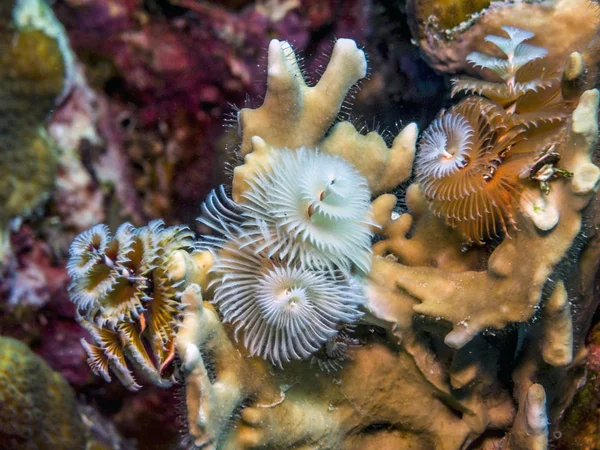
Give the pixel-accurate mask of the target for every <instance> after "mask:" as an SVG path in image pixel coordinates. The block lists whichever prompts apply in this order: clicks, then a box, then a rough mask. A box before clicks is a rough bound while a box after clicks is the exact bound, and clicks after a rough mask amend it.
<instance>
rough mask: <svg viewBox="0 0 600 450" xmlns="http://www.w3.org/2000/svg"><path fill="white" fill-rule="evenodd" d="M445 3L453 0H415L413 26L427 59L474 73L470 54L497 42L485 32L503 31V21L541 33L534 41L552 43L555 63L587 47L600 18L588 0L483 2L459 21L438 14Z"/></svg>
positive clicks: (549, 45)
mask: <svg viewBox="0 0 600 450" xmlns="http://www.w3.org/2000/svg"><path fill="white" fill-rule="evenodd" d="M445 3H448V2H447V1H446V0H435V1H433V2H432V1H428V0H410V1H409V2H408V10H409V23H410V25H411V32H412V34H413V37H414V38H415V40H416V41H417V44H418V45H419V47H420V48H421V50H422V51H423V53H424V54H425V56H426V58H427V60H428V62H429V63H430V64H431V65H432V67H434V68H435V69H436V70H439V71H441V72H447V73H461V72H469V73H473V71H472V69H471V68H470V67H469V65H468V63H467V59H466V57H467V55H468V54H469V53H471V52H473V51H477V50H478V51H484V50H486V49H488V50H489V49H491V48H492V47H493V46H492V45H491V44H489V43H487V42H485V41H484V38H485V37H486V36H488V35H499V34H500V33H501V31H500V28H501V27H502V26H513V27H517V28H521V29H525V30H530V31H533V32H534V33H535V34H536V36H538V39H537V40H536V41H535V42H534V43H535V45H541V46H542V47H545V48H547V49H549V51H550V54H549V61H550V62H551V65H553V66H555V65H556V64H557V63H558V64H562V63H563V61H564V60H565V59H566V57H567V55H569V54H570V53H571V52H573V51H576V50H583V49H584V48H585V47H586V46H587V45H588V43H589V42H590V41H591V40H592V38H593V37H594V34H595V33H596V29H597V27H598V24H599V23H600V15H599V14H598V10H597V5H595V3H594V2H592V1H588V0H542V1H535V2H530V1H509V0H506V1H494V2H489V3H490V5H489V6H486V5H485V4H484V3H485V2H478V3H480V4H481V8H480V9H479V10H478V11H474V12H473V11H468V12H467V11H466V14H464V16H463V17H462V20H461V21H460V23H459V24H458V25H456V24H455V23H448V24H445V23H444V21H443V20H439V19H438V18H437V17H436V16H437V15H440V16H443V15H444V12H442V11H443V9H444V7H445V5H444V4H445ZM450 3H452V2H450ZM436 8H437V9H438V10H437V11H436ZM431 10H433V12H431ZM450 14H452V11H451V12H450ZM582 17H585V20H582ZM446 26H447V27H446ZM475 73H477V72H475ZM477 74H478V75H481V73H477Z"/></svg>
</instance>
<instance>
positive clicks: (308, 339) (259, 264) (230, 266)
mask: <svg viewBox="0 0 600 450" xmlns="http://www.w3.org/2000/svg"><path fill="white" fill-rule="evenodd" d="M253 247H254V246H253V245H252V244H248V243H247V242H244V240H243V239H238V240H237V241H235V242H231V243H226V244H224V246H223V248H222V249H220V251H219V253H218V255H217V257H216V260H215V263H214V265H213V267H212V269H211V271H212V272H213V273H214V274H215V279H214V281H213V282H212V283H213V285H214V286H215V288H214V289H215V293H214V297H213V300H212V301H213V302H214V303H215V305H216V306H217V308H218V310H219V312H220V313H221V314H222V315H223V318H224V321H225V322H232V323H233V325H234V328H235V333H236V336H237V334H238V333H240V332H241V333H242V334H243V342H244V346H245V347H246V348H247V349H248V351H249V352H250V355H251V356H254V355H259V356H261V357H262V358H264V359H268V360H269V361H271V362H272V363H273V364H275V365H278V366H282V363H284V362H289V361H291V360H293V359H306V358H308V357H309V356H310V355H311V354H313V353H315V352H316V351H317V350H319V348H320V347H321V346H322V345H323V344H324V343H325V342H326V341H327V340H328V339H330V338H331V337H332V336H334V335H335V334H337V332H338V327H339V326H340V325H341V324H344V323H353V322H355V321H356V320H357V319H358V318H359V317H360V316H361V315H362V313H361V312H360V310H359V307H360V306H361V305H362V303H363V302H364V297H363V295H362V290H361V288H360V286H358V285H357V284H355V283H354V284H353V282H352V281H351V280H349V279H348V278H346V277H345V276H344V275H343V274H342V273H341V272H339V271H330V270H327V269H325V270H323V269H312V268H310V267H307V266H305V265H303V264H302V263H299V262H296V261H294V260H291V261H290V260H286V259H283V260H282V259H279V258H271V257H269V256H267V255H266V254H265V253H264V252H261V251H257V250H256V249H255V248H253Z"/></svg>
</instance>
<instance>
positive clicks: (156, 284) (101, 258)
mask: <svg viewBox="0 0 600 450" xmlns="http://www.w3.org/2000/svg"><path fill="white" fill-rule="evenodd" d="M192 236H193V235H192V233H191V232H190V231H189V230H188V229H187V228H185V227H170V228H165V227H164V225H163V223H162V222H161V221H154V222H152V223H150V224H149V225H148V226H147V227H142V228H140V229H136V228H134V227H133V226H132V225H131V224H128V223H126V224H123V225H121V226H120V227H119V229H118V230H117V232H116V233H115V236H114V237H111V236H110V234H109V230H108V228H107V227H106V226H105V225H97V226H95V227H93V228H91V229H90V230H88V231H86V232H84V233H82V234H80V235H79V236H78V237H77V238H76V239H75V240H74V241H73V244H72V245H71V251H70V254H71V256H70V260H69V263H68V265H67V270H68V272H69V275H70V276H71V278H72V284H71V300H72V301H73V303H75V305H76V306H77V308H78V310H79V315H78V321H79V322H80V323H81V325H82V326H84V327H85V328H86V329H87V330H88V331H89V332H90V333H91V334H92V336H93V337H94V339H95V340H96V341H97V343H98V345H91V344H89V343H87V342H85V340H82V345H83V347H84V349H85V351H86V352H87V354H88V357H89V358H88V362H89V364H90V367H91V368H92V370H93V371H94V372H95V373H97V374H99V375H102V376H103V377H104V378H105V379H106V380H107V381H109V380H110V373H109V368H110V369H111V370H112V371H113V372H114V373H115V374H116V375H117V377H118V378H119V379H120V380H121V381H122V382H123V383H124V384H125V385H126V386H127V387H128V388H130V389H137V388H138V387H139V386H138V384H137V383H136V381H135V379H134V378H133V375H132V374H131V371H130V370H129V368H128V366H127V360H129V361H131V362H133V363H134V364H136V365H137V366H139V367H140V368H141V369H142V371H143V372H144V373H145V374H146V376H148V377H149V378H150V379H152V380H153V381H154V382H156V383H158V384H161V385H168V384H169V383H170V380H169V377H168V375H165V373H164V371H165V368H166V367H167V366H168V365H169V363H170V362H171V361H172V359H173V357H174V348H173V346H174V337H175V331H176V325H177V321H176V318H177V316H178V315H179V311H180V308H179V299H178V289H177V282H176V281H175V280H173V278H172V277H171V276H170V274H169V272H168V268H169V261H170V258H171V257H172V255H173V254H174V253H175V252H177V251H179V250H185V249H191V247H192V242H191V238H192ZM146 345H148V346H149V348H150V349H151V352H150V353H149V352H148V351H147V349H146Z"/></svg>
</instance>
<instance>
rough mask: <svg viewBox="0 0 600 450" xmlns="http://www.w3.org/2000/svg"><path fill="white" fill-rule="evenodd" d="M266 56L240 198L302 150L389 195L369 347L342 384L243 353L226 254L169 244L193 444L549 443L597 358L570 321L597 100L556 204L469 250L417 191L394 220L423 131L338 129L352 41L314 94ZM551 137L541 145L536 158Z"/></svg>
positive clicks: (236, 187) (531, 193)
mask: <svg viewBox="0 0 600 450" xmlns="http://www.w3.org/2000/svg"><path fill="white" fill-rule="evenodd" d="M338 46H339V47H338ZM269 58H270V61H269V68H270V69H269V85H268V93H267V96H266V98H265V104H264V105H263V106H262V107H261V108H259V109H258V110H243V112H242V113H241V115H240V119H241V131H242V133H243V139H242V141H243V143H242V149H241V152H242V154H243V155H244V157H245V161H244V164H242V165H240V166H238V167H237V168H236V169H235V172H234V180H233V186H232V187H233V189H232V191H233V199H234V200H235V201H236V202H237V201H243V199H244V193H245V192H248V190H249V189H253V186H252V183H248V181H249V180H251V179H253V177H254V176H255V174H256V173H258V172H260V171H262V170H269V167H270V165H271V164H274V161H275V159H274V158H273V155H274V154H275V152H278V151H279V150H277V149H285V148H287V149H288V150H287V151H294V150H295V149H297V148H298V147H302V146H304V147H305V148H308V149H311V151H315V149H316V148H319V149H321V151H325V152H328V153H335V154H340V155H341V156H342V157H343V158H345V159H346V160H347V161H349V162H350V163H352V164H353V165H354V166H355V167H356V168H357V169H358V170H359V171H361V172H362V174H363V175H364V176H365V178H366V179H367V180H368V182H369V187H370V188H371V189H372V191H373V192H374V193H377V194H380V193H382V194H381V195H379V197H377V198H376V199H374V200H373V201H372V218H373V222H374V223H373V224H371V231H372V232H375V231H376V230H377V229H378V227H381V228H380V231H378V232H379V233H380V235H381V239H379V240H376V242H375V243H374V245H373V253H374V256H373V261H372V266H371V270H370V272H369V273H368V274H366V276H365V277H363V278H362V281H363V283H364V289H365V293H366V297H367V304H366V308H365V311H364V313H365V315H364V320H363V321H362V322H358V323H356V324H354V325H353V327H354V328H355V329H354V330H353V331H352V332H351V337H352V338H353V339H356V340H358V341H359V342H360V345H357V346H353V347H352V348H350V349H349V350H348V356H349V358H348V360H346V361H345V362H344V366H343V367H342V368H341V369H340V370H339V371H337V372H334V373H328V372H321V371H319V370H318V369H317V368H316V367H315V366H314V365H311V363H310V360H309V359H303V360H296V361H292V362H290V363H287V364H286V365H285V366H284V367H283V368H280V367H277V366H275V365H272V364H270V363H269V362H268V361H266V360H264V359H262V358H260V357H249V351H248V350H247V349H246V348H245V346H244V345H243V343H242V342H237V340H236V336H235V332H234V331H235V330H234V329H233V327H232V326H230V325H228V324H225V323H223V321H224V320H223V317H222V316H221V315H220V311H219V305H216V307H213V306H212V305H211V303H210V302H211V301H214V296H215V292H216V289H218V288H219V286H220V285H219V283H222V282H223V280H222V279H220V278H219V277H215V276H214V275H215V266H214V265H213V264H214V261H215V260H217V259H218V258H219V257H222V255H221V254H219V253H218V252H211V251H206V252H195V253H192V254H189V253H188V252H187V251H181V249H176V248H173V252H172V253H171V254H170V256H169V257H168V258H165V259H164V260H163V261H162V262H161V264H160V265H161V267H162V270H166V271H167V272H168V273H169V274H170V276H171V279H172V282H173V283H176V284H177V286H181V289H182V291H183V295H182V297H181V298H182V300H181V305H186V306H185V308H186V309H185V314H184V316H183V326H181V327H179V331H178V336H177V339H176V347H177V352H178V354H179V356H180V357H181V360H182V365H181V372H182V375H183V378H184V380H185V383H186V386H187V389H186V399H185V403H186V407H187V409H188V422H189V423H188V431H189V444H191V445H195V446H200V447H202V448H207V449H215V448H222V449H232V450H233V449H235V450H239V449H246V448H248V449H250V448H262V449H281V448H298V449H307V450H308V449H349V450H354V449H366V448H369V449H370V448H414V449H418V450H419V449H422V450H429V449H432V448H436V449H442V450H465V449H467V448H471V447H473V446H475V445H479V443H481V445H482V446H484V445H485V446H486V447H482V448H488V449H489V448H503V449H511V448H513V449H524V448H539V449H540V450H541V449H545V448H546V447H547V441H548V436H549V434H550V433H551V431H552V430H551V428H550V426H549V425H548V424H549V423H550V424H551V423H552V422H553V421H554V420H555V419H556V418H558V417H560V414H561V412H562V411H563V410H564V408H565V407H566V405H567V404H568V403H569V401H570V399H571V398H572V396H573V394H574V392H575V390H576V388H577V385H578V382H579V381H580V379H581V376H582V372H583V362H584V360H585V350H584V348H583V347H581V342H582V336H581V335H580V334H581V333H580V331H579V330H578V328H577V327H573V326H571V327H569V324H571V325H572V322H571V319H572V320H573V321H577V320H579V321H580V322H579V323H582V324H584V326H585V321H584V320H582V319H581V318H580V316H578V314H579V311H578V308H576V307H574V308H573V309H572V311H571V309H570V307H569V304H568V300H569V299H575V298H576V300H577V301H578V302H580V303H578V305H579V304H581V305H585V306H586V307H587V308H588V311H589V310H590V308H591V305H592V303H593V300H590V299H589V298H591V297H592V296H591V295H589V296H588V297H589V298H587V299H582V298H580V297H581V296H580V294H578V293H577V292H579V291H580V289H579V286H578V283H579V282H583V283H585V286H586V289H588V288H589V286H590V285H591V284H592V282H591V281H590V280H593V278H594V270H593V269H592V267H597V266H598V252H597V247H596V248H595V249H594V248H592V249H590V248H589V247H586V245H587V242H586V241H585V238H584V236H583V234H584V233H581V231H582V229H583V230H590V229H591V225H589V224H588V220H589V216H588V215H589V214H590V210H589V209H588V208H587V206H588V205H589V203H590V201H591V200H592V197H593V195H594V193H595V191H596V189H597V185H598V179H599V177H600V169H599V168H598V167H597V166H595V165H594V164H593V162H592V160H591V154H592V151H593V150H594V148H595V145H596V141H597V135H598V125H597V112H598V92H597V91H596V90H587V91H585V92H583V93H582V94H581V96H580V98H579V96H578V95H575V96H574V97H572V99H573V101H575V102H576V103H577V108H575V110H574V111H573V113H572V115H570V116H569V119H568V121H567V123H568V127H565V130H566V131H565V136H564V140H562V141H561V142H560V145H559V149H558V151H559V152H560V154H561V167H564V168H565V169H566V170H568V171H569V172H572V173H573V175H572V176H571V177H563V178H556V179H552V181H551V190H550V192H549V194H548V195H543V194H541V193H540V187H539V185H538V184H536V183H534V182H533V181H531V180H527V179H521V181H517V182H519V183H522V184H523V186H522V191H520V192H522V194H521V196H520V199H519V202H518V205H517V206H516V207H515V213H514V215H515V222H516V227H515V228H516V230H515V232H514V234H511V237H510V238H507V237H505V238H504V239H503V240H498V242H495V243H494V245H493V246H492V245H490V246H481V247H474V246H465V245H464V243H463V239H462V237H461V236H460V234H459V233H458V232H457V231H456V230H455V229H452V228H451V227H449V226H448V225H447V224H446V223H445V222H444V221H443V220H442V219H440V218H438V217H436V216H435V215H434V214H433V213H432V212H431V210H430V208H429V206H428V203H427V200H426V198H425V197H424V195H423V192H422V190H421V188H420V187H419V185H418V184H413V185H412V186H411V187H410V188H409V189H408V190H407V194H406V203H407V206H408V212H407V213H404V214H401V215H398V214H397V213H396V212H395V211H394V207H395V203H396V197H395V196H394V195H393V194H386V193H383V192H386V191H388V190H391V189H392V188H394V183H401V182H403V181H405V179H406V178H407V177H408V176H409V174H410V168H411V165H412V163H413V158H414V143H415V139H416V127H414V126H412V125H411V126H409V127H408V129H407V130H405V132H404V133H403V136H402V134H401V136H402V137H399V138H398V139H397V142H396V143H395V144H394V145H393V146H392V148H391V149H388V148H387V146H386V145H385V144H384V142H383V140H382V139H380V138H379V137H378V136H377V135H376V134H371V135H367V136H362V135H360V134H358V133H356V130H354V128H353V127H352V126H351V125H349V124H347V123H344V122H342V123H339V124H337V125H334V126H333V128H331V129H330V127H331V125H332V124H333V122H334V119H335V116H336V114H337V112H338V109H339V107H340V105H341V104H342V103H343V99H344V97H345V94H346V92H347V90H348V89H349V88H350V86H351V84H352V83H354V82H355V81H356V79H357V77H358V76H359V75H360V74H362V73H364V71H365V60H364V55H362V52H360V51H358V50H357V49H356V47H355V45H354V44H352V43H350V42H348V41H346V40H342V41H341V42H338V45H336V49H335V50H334V56H333V57H332V60H331V62H330V65H329V66H328V68H327V70H326V72H325V73H326V74H328V75H327V76H325V77H324V78H323V79H322V80H321V81H320V83H319V84H318V85H317V86H320V87H319V89H317V88H316V87H314V88H309V87H307V86H306V85H305V83H304V82H303V81H302V77H301V73H300V71H299V70H298V67H297V63H296V62H295V61H296V60H295V56H294V55H293V54H292V53H291V49H290V47H289V46H288V45H286V44H282V43H280V42H279V41H274V42H273V43H272V44H271V47H270V52H269ZM579 71H580V70H579V69H576V68H575V69H574V73H575V77H577V76H578V75H577V73H578V72H579ZM336 74H337V76H339V80H335V79H334V78H335V75H336ZM328 83H331V89H327V86H328ZM311 89H317V90H312V91H311ZM316 92H321V93H324V92H329V94H330V95H321V96H320V97H315V95H314V93H316ZM573 92H575V93H579V92H578V91H576V90H574V91H573ZM311 108H314V112H313V111H311ZM314 119H318V120H316V121H315V120H314ZM542 141H543V140H540V141H536V142H534V143H533V144H531V145H532V146H533V147H535V149H537V150H541V149H539V148H537V147H536V146H538V145H541V144H540V143H541V142H542ZM229 213H231V214H230V216H231V217H232V224H231V226H232V228H231V229H233V230H234V231H231V230H224V229H221V234H222V235H223V236H224V237H218V236H217V237H216V238H214V239H215V240H214V241H213V242H217V243H219V242H228V240H230V239H232V238H234V237H235V236H236V232H235V227H243V226H245V225H244V224H243V218H242V219H240V214H239V213H238V212H236V211H230V212H229ZM586 224H587V225H586ZM213 228H215V229H216V231H219V227H218V226H217V227H213ZM220 239H221V240H220ZM216 245H217V246H218V245H219V244H216ZM208 247H209V248H211V247H210V245H208ZM580 247H583V248H584V250H583V252H582V253H581V259H580V260H579V261H578V262H579V263H580V264H581V267H582V268H583V270H580V271H579V272H577V271H573V270H572V268H573V266H572V265H571V264H572V261H573V260H574V255H576V254H579V253H577V251H578V250H579V248H580ZM86 261H87V260H86ZM575 261H576V262H577V259H576V258H575ZM575 272H577V273H575ZM579 273H581V275H579ZM231 275H235V274H231ZM353 275H356V274H353ZM184 286H187V288H186V289H185V290H183V289H184ZM589 292H591V291H589ZM589 292H588V291H586V293H589ZM585 302H587V303H585ZM538 311H539V313H538ZM534 316H535V318H536V319H539V320H531V319H532V317H534ZM588 320H589V319H588ZM555 323H556V324H559V325H560V326H555V327H553V325H554V324H555ZM575 323H577V322H575ZM509 325H510V326H509ZM588 325H589V323H588ZM578 333H579V334H578ZM111 336H112V335H111ZM111 336H108V337H111ZM540 345H541V348H540ZM102 367H104V366H102ZM510 375H512V380H513V383H512V384H511V383H507V382H506V381H507V380H506V379H507V377H508V376H510ZM509 385H510V387H509ZM557 386H559V387H560V388H557Z"/></svg>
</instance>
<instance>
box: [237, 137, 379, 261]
mask: <svg viewBox="0 0 600 450" xmlns="http://www.w3.org/2000/svg"><path fill="white" fill-rule="evenodd" d="M248 184H249V185H250V187H251V188H250V189H249V190H248V191H246V192H245V193H244V194H243V198H244V202H242V205H241V206H242V208H243V209H244V213H243V215H244V216H245V217H246V218H248V219H249V220H248V221H247V224H249V225H251V226H249V227H247V228H246V229H247V230H248V235H249V237H250V240H251V241H253V242H255V243H256V244H257V245H258V246H259V247H260V248H261V249H265V250H266V251H267V252H268V255H269V256H276V257H279V258H289V259H295V258H298V259H299V260H301V261H302V264H304V265H308V266H314V267H337V268H340V269H342V270H344V271H346V272H348V271H350V270H351V268H352V266H355V267H356V268H358V269H359V270H360V271H361V272H364V273H367V272H368V271H369V267H370V263H371V250H370V245H371V236H372V232H371V229H370V226H371V222H370V220H369V213H370V192H369V187H368V184H367V181H366V179H365V178H364V177H363V176H362V175H360V173H358V171H356V170H355V169H354V168H353V167H352V165H351V164H350V163H348V162H347V161H345V160H344V159H342V158H341V157H339V156H332V155H328V154H325V153H321V152H319V151H318V150H313V149H307V148H300V149H297V150H287V149H283V150H277V155H276V156H275V158H274V161H273V162H272V163H271V164H270V166H269V167H268V169H265V170H261V171H259V172H257V174H256V175H255V176H254V177H253V178H252V179H250V180H249V181H248ZM252 222H254V223H255V224H256V226H252Z"/></svg>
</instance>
